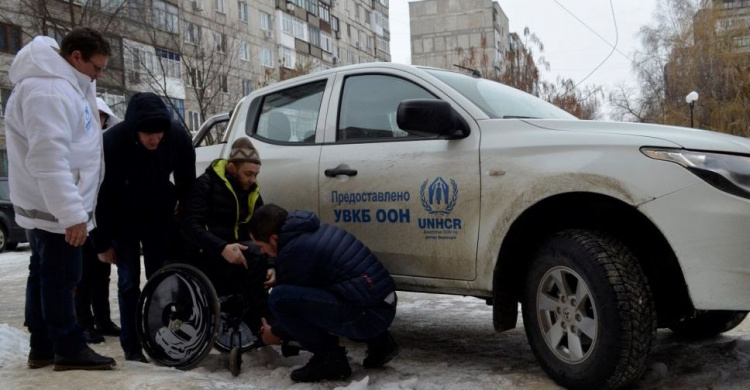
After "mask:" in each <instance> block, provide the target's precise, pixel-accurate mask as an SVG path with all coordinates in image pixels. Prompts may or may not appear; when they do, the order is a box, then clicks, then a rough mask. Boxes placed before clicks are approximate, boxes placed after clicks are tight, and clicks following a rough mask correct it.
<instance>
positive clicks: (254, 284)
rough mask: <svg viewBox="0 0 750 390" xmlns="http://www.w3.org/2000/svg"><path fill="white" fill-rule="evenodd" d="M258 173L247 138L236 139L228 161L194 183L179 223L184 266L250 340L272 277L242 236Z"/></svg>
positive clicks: (257, 202)
mask: <svg viewBox="0 0 750 390" xmlns="http://www.w3.org/2000/svg"><path fill="white" fill-rule="evenodd" d="M259 172H260V156H259V155H258V151H257V150H256V149H255V147H254V146H253V144H252V143H251V142H250V139H249V138H244V137H243V138H239V139H238V140H236V141H235V142H234V143H233V144H232V148H231V151H230V153H229V159H228V160H226V159H217V160H214V161H213V162H212V163H211V165H210V166H209V167H208V168H207V169H206V172H205V173H203V174H202V175H201V176H199V177H198V178H197V179H196V181H195V184H194V185H193V188H192V191H191V193H190V196H189V197H188V200H187V202H186V204H185V208H184V210H183V213H184V214H183V221H182V232H183V235H184V236H185V238H186V241H187V246H188V259H189V262H190V263H191V264H192V265H194V266H196V267H197V268H198V269H200V270H201V271H203V273H205V274H206V276H207V277H208V278H209V280H210V281H211V283H212V284H213V286H214V288H215V289H216V292H217V295H218V296H219V297H223V298H222V300H223V302H222V312H225V311H226V312H230V313H234V314H238V315H239V316H240V317H241V319H242V320H243V321H244V322H245V324H246V325H247V326H248V327H249V328H250V330H251V331H252V332H253V333H254V334H255V335H258V331H259V329H260V327H261V317H263V316H265V315H267V313H268V293H267V291H266V289H265V288H264V282H266V281H267V280H269V281H272V279H273V277H274V271H273V268H269V266H268V264H267V260H266V257H265V256H264V255H262V254H261V253H260V252H259V251H258V250H257V248H256V247H255V246H254V245H253V244H252V242H250V241H249V237H248V234H247V227H246V225H247V223H248V221H249V220H250V217H252V215H253V211H254V210H255V209H257V208H258V207H260V206H262V205H263V199H262V198H261V196H260V187H259V186H258V183H257V182H256V180H257V177H258V173H259ZM242 241H245V243H243V242H242Z"/></svg>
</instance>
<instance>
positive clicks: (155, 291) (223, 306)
mask: <svg viewBox="0 0 750 390" xmlns="http://www.w3.org/2000/svg"><path fill="white" fill-rule="evenodd" d="M245 310H247V309H246V308H245V307H244V305H243V297H242V296H237V295H231V296H222V297H219V296H218V295H217V293H216V289H215V288H214V286H213V284H212V283H211V281H210V280H209V278H208V277H207V276H206V275H205V274H204V273H203V272H201V271H200V270H199V269H198V268H196V267H193V266H191V265H188V264H172V265H168V266H166V267H164V268H162V269H160V270H159V271H157V272H156V273H155V274H154V275H153V276H152V277H151V278H150V279H149V280H148V282H146V285H145V286H144V288H143V291H142V292H141V296H140V298H139V299H138V309H137V311H136V330H137V334H138V339H139V341H140V343H141V346H142V347H143V349H144V351H145V352H146V354H148V356H149V357H151V359H152V360H153V361H154V362H155V363H157V364H159V365H162V366H166V367H174V368H177V369H180V370H189V369H191V368H194V367H196V366H197V365H199V364H200V363H201V361H203V360H204V359H205V358H206V356H208V354H209V353H210V352H211V349H212V348H216V349H217V350H218V351H220V352H222V353H228V354H229V371H230V372H231V373H232V375H234V376H237V375H239V373H240V369H241V365H242V354H243V353H244V352H247V351H249V350H251V349H254V348H259V347H262V346H264V344H263V343H262V342H260V340H259V339H258V337H257V336H256V335H255V334H254V333H253V332H252V330H251V329H250V327H248V326H247V325H246V324H245V323H244V322H243V320H242V318H243V317H244V314H245ZM296 354H299V347H298V346H296V345H295V344H294V343H289V342H285V343H283V344H282V355H284V356H293V355H296Z"/></svg>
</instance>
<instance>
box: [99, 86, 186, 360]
mask: <svg viewBox="0 0 750 390" xmlns="http://www.w3.org/2000/svg"><path fill="white" fill-rule="evenodd" d="M104 164H105V175H104V182H103V183H102V187H101V190H100V191H99V197H98V203H97V207H96V221H97V229H96V232H95V234H94V244H95V245H96V249H97V253H98V254H99V259H100V260H101V261H103V262H106V263H110V264H117V267H118V277H119V279H118V283H117V286H118V297H119V302H120V326H121V327H122V331H121V333H120V344H121V345H122V348H123V350H124V352H125V359H127V360H134V361H140V362H147V359H146V357H145V356H143V352H142V351H141V346H140V343H139V342H138V337H137V335H136V332H135V329H136V328H135V327H136V323H135V318H136V309H137V305H138V296H139V295H140V275H141V267H140V255H141V246H142V247H143V258H144V263H145V266H146V277H149V278H150V277H151V275H153V274H154V273H155V272H156V271H157V270H159V268H161V267H162V266H163V265H164V264H165V263H166V262H169V261H176V260H178V259H170V248H177V247H181V246H182V244H181V243H179V242H174V241H176V238H177V237H179V235H178V234H177V233H178V232H177V229H178V227H177V226H178V225H177V222H176V219H175V218H176V214H177V211H178V210H179V208H180V207H181V205H182V203H183V202H184V200H185V198H186V197H187V194H188V192H189V190H190V187H191V186H192V184H193V182H194V181H195V150H194V149H193V147H192V143H191V139H190V135H189V133H188V132H187V130H185V128H184V127H183V126H182V125H180V124H179V123H178V122H176V121H173V120H172V119H171V116H170V114H169V111H168V110H167V107H166V105H165V104H164V102H163V101H162V99H161V98H160V97H159V96H157V95H155V94H153V93H137V94H135V95H134V96H133V97H132V98H131V99H130V102H129V103H128V108H127V110H126V112H125V119H124V120H123V121H122V122H120V123H118V124H116V125H114V126H113V127H111V128H110V129H109V130H107V131H106V132H104ZM171 178H173V179H174V182H172V180H171Z"/></svg>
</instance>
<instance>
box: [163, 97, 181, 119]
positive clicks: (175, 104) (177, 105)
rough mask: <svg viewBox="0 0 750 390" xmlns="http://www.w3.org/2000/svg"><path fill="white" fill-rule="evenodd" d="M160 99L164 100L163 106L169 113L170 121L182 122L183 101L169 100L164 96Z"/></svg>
mask: <svg viewBox="0 0 750 390" xmlns="http://www.w3.org/2000/svg"><path fill="white" fill-rule="evenodd" d="M161 99H162V100H164V104H166V105H167V111H169V115H170V116H171V117H172V120H174V121H177V122H182V118H184V117H185V100H183V99H175V98H172V99H170V98H168V97H166V96H162V97H161Z"/></svg>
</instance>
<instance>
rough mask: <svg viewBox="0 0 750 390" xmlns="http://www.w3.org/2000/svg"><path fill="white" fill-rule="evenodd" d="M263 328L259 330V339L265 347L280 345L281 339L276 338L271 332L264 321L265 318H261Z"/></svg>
mask: <svg viewBox="0 0 750 390" xmlns="http://www.w3.org/2000/svg"><path fill="white" fill-rule="evenodd" d="M261 321H262V322H263V326H262V327H261V328H260V338H261V339H262V340H263V343H265V344H266V345H279V344H281V337H279V336H276V335H275V334H273V332H272V331H271V325H269V324H268V321H266V317H263V318H261Z"/></svg>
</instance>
